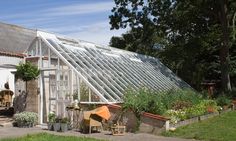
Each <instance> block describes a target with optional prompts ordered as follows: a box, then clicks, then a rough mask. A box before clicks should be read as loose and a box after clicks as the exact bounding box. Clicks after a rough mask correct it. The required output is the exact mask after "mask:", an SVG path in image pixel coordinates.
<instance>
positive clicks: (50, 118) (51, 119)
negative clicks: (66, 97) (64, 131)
mask: <svg viewBox="0 0 236 141" xmlns="http://www.w3.org/2000/svg"><path fill="white" fill-rule="evenodd" d="M55 120H56V114H55V113H49V114H48V122H50V123H54V122H55Z"/></svg>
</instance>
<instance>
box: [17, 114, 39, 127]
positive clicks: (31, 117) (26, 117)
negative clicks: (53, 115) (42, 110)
mask: <svg viewBox="0 0 236 141" xmlns="http://www.w3.org/2000/svg"><path fill="white" fill-rule="evenodd" d="M14 120H15V122H16V125H17V126H18V127H33V126H34V125H35V124H36V123H37V121H38V115H37V113H34V112H21V113H18V114H15V115H14Z"/></svg>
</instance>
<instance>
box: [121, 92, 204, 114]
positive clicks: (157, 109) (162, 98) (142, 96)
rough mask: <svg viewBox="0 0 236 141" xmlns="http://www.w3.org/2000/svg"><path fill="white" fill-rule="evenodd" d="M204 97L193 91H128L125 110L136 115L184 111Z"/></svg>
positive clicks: (124, 104)
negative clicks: (174, 110)
mask: <svg viewBox="0 0 236 141" xmlns="http://www.w3.org/2000/svg"><path fill="white" fill-rule="evenodd" d="M201 100H202V97H201V95H200V94H197V93H196V92H194V91H192V90H170V91H165V92H155V91H152V90H149V89H146V88H141V89H139V90H138V91H135V90H133V89H128V90H127V91H126V93H125V95H124V103H123V108H124V109H132V110H133V111H134V112H135V113H137V115H138V114H140V113H141V112H143V111H145V112H150V113H153V114H163V113H165V112H166V111H167V110H168V109H172V108H174V109H176V110H177V109H183V108H187V107H190V106H192V105H195V104H198V103H200V101H201Z"/></svg>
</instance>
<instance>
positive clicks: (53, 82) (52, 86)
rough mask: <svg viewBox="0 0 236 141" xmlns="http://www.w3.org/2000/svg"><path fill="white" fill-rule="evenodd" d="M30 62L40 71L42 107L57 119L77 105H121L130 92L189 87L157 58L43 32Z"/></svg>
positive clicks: (31, 49)
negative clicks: (54, 112) (56, 114)
mask: <svg viewBox="0 0 236 141" xmlns="http://www.w3.org/2000/svg"><path fill="white" fill-rule="evenodd" d="M35 58H37V59H35ZM26 59H27V60H36V62H35V63H37V64H38V66H39V68H40V70H41V75H40V79H39V81H40V83H39V85H40V86H39V88H40V95H41V97H43V98H41V99H40V100H41V102H40V103H45V104H46V105H45V106H46V107H48V108H47V111H56V112H57V113H63V112H64V110H63V109H65V106H66V105H68V104H69V103H71V102H73V101H74V100H78V101H79V102H80V103H93V104H111V103H121V102H122V97H123V94H124V92H125V91H126V90H127V89H128V88H132V89H135V90H137V89H139V88H141V87H145V88H149V89H153V90H157V91H165V90H169V89H178V88H188V87H190V86H189V85H188V84H187V83H185V82H184V81H182V80H181V79H180V78H178V77H177V76H176V75H175V74H174V73H173V72H171V70H169V69H168V68H167V67H165V66H164V65H163V64H162V63H161V62H160V61H159V60H158V59H156V58H153V57H149V56H145V55H141V54H137V53H133V52H129V51H124V50H120V49H117V48H112V47H108V46H100V45H96V44H93V43H89V42H85V41H81V40H77V39H70V38H67V37H63V36H57V35H54V34H50V33H46V32H42V31H37V37H36V38H35V39H34V41H33V42H32V43H31V45H30V47H29V48H28V51H27V57H26ZM43 100H44V101H43ZM41 109H42V108H41Z"/></svg>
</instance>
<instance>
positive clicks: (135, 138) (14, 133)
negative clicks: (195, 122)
mask: <svg viewBox="0 0 236 141" xmlns="http://www.w3.org/2000/svg"><path fill="white" fill-rule="evenodd" d="M41 132H47V133H51V134H56V135H65V136H80V137H84V136H85V137H92V138H97V139H105V140H110V141H196V140H186V139H179V138H169V137H162V136H155V135H151V134H145V133H138V134H133V133H126V134H125V135H124V136H112V135H110V133H109V132H101V133H92V134H81V133H80V132H76V131H68V132H65V133H60V132H54V131H48V130H43V129H42V128H38V127H35V128H17V127H0V139H2V138H14V137H19V136H24V135H27V134H32V133H41Z"/></svg>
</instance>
